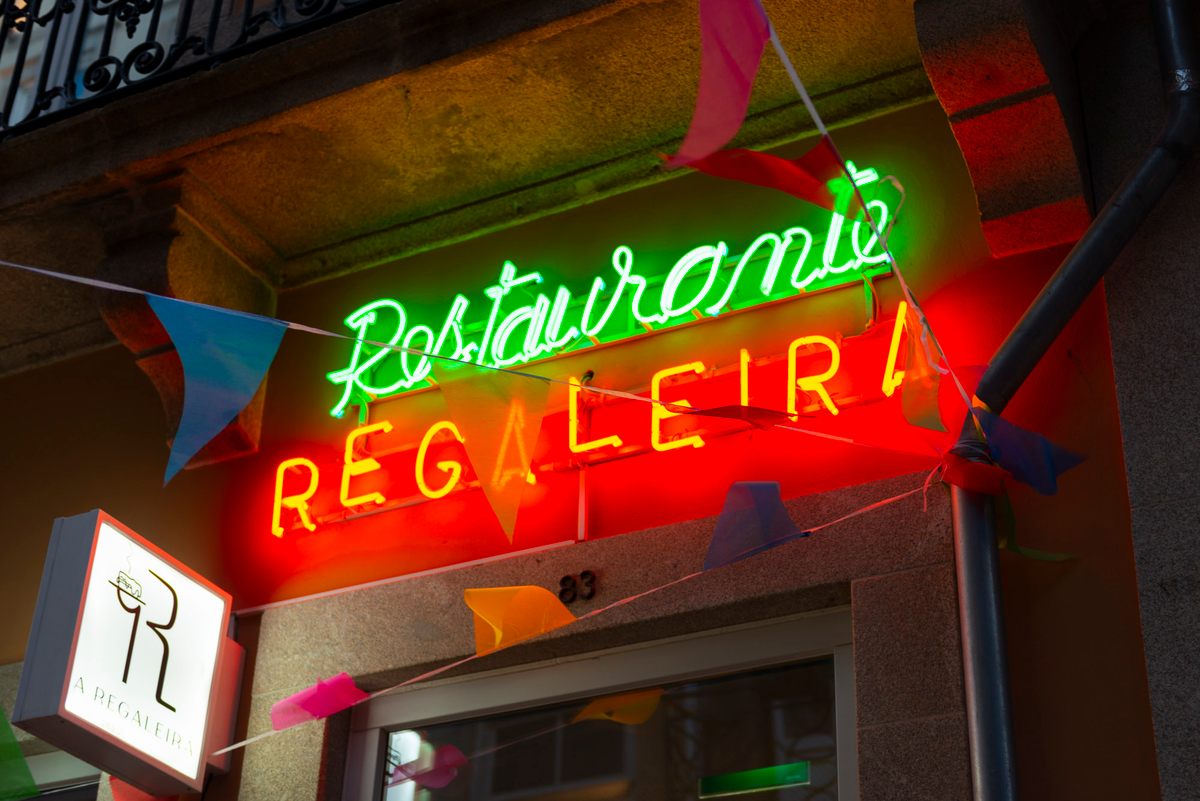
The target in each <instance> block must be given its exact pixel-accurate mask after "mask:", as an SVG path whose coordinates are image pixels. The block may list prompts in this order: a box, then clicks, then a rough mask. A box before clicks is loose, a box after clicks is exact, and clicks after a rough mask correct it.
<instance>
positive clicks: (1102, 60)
mask: <svg viewBox="0 0 1200 801" xmlns="http://www.w3.org/2000/svg"><path fill="white" fill-rule="evenodd" d="M1085 44H1086V47H1085V48H1084V49H1083V50H1082V51H1081V57H1080V65H1081V70H1080V73H1081V75H1084V76H1087V82H1088V83H1087V87H1086V89H1087V91H1086V94H1085V103H1086V104H1087V105H1086V109H1087V111H1088V125H1089V130H1088V137H1089V141H1090V142H1091V143H1092V148H1091V160H1092V169H1093V173H1094V178H1095V181H1096V194H1097V198H1098V199H1099V200H1100V201H1103V200H1104V199H1105V198H1107V197H1108V196H1109V195H1110V194H1111V193H1112V191H1113V190H1114V189H1115V188H1116V186H1117V185H1118V184H1119V182H1120V181H1121V180H1122V178H1123V177H1124V175H1125V174H1126V173H1127V172H1128V171H1129V170H1131V169H1132V168H1133V167H1134V166H1136V164H1137V162H1138V160H1139V159H1140V157H1141V154H1142V153H1143V152H1144V151H1145V149H1146V148H1148V147H1149V146H1150V144H1151V142H1152V141H1153V139H1154V137H1155V135H1156V133H1157V129H1158V127H1159V125H1161V123H1162V121H1163V119H1164V99H1163V93H1162V90H1161V87H1160V84H1159V76H1158V74H1157V71H1156V70H1155V69H1154V64H1155V49H1154V42H1153V37H1152V35H1151V31H1150V26H1149V24H1148V22H1147V21H1146V20H1145V19H1144V18H1139V17H1137V16H1124V17H1117V18H1113V19H1111V20H1108V21H1107V22H1106V24H1104V25H1098V26H1097V27H1096V29H1095V30H1094V31H1093V33H1092V34H1091V35H1090V36H1089V37H1088V39H1087V40H1086V42H1085ZM1198 203H1200V163H1198V162H1197V160H1196V159H1195V158H1193V160H1192V162H1191V165H1190V166H1189V167H1188V168H1187V169H1186V170H1185V172H1184V173H1183V174H1182V175H1181V176H1180V177H1179V179H1178V181H1177V183H1176V184H1175V186H1174V187H1173V188H1172V189H1171V190H1170V192H1168V194H1167V196H1166V197H1165V198H1164V199H1163V201H1162V202H1161V203H1160V204H1159V206H1158V207H1157V208H1156V209H1155V210H1154V212H1153V213H1152V214H1151V215H1150V217H1149V218H1148V219H1147V220H1146V222H1145V224H1144V225H1143V226H1142V228H1141V230H1140V231H1139V233H1138V234H1137V236H1136V237H1135V238H1134V240H1133V242H1131V243H1130V245H1129V246H1128V247H1127V248H1126V249H1125V252H1124V253H1123V254H1122V256H1121V257H1120V259H1118V261H1117V263H1116V264H1115V265H1114V266H1113V268H1112V269H1111V270H1110V272H1109V275H1108V277H1107V278H1106V281H1105V286H1106V291H1107V296H1108V316H1109V324H1110V326H1111V329H1112V352H1113V366H1114V368H1115V371H1116V382H1117V398H1118V401H1119V404H1120V412H1121V430H1122V437H1123V440H1124V446H1125V465H1126V474H1127V478H1128V484H1129V500H1130V511H1131V516H1132V520H1133V540H1134V550H1135V555H1136V559H1137V578H1138V589H1139V596H1140V603H1141V617H1142V631H1143V637H1144V641H1145V652H1146V670H1147V674H1148V678H1149V685H1150V696H1151V706H1152V709H1153V715H1154V734H1155V739H1156V744H1157V749H1158V769H1159V779H1160V781H1161V784H1162V798H1163V799H1164V801H1183V800H1184V799H1194V798H1196V793H1197V789H1196V788H1197V787H1200V738H1197V736H1196V735H1197V730H1198V725H1200V724H1198V721H1200V558H1197V544H1196V534H1197V528H1198V525H1197V521H1198V520H1200V490H1198V489H1197V487H1196V483H1195V471H1196V464H1197V463H1200V436H1197V433H1196V431H1197V428H1196V422H1195V421H1196V420H1197V419H1198V418H1200V371H1198V370H1197V369H1196V363H1195V358H1194V352H1195V349H1196V343H1197V342H1198V341H1200V324H1198V323H1197V317H1196V310H1197V308H1200V284H1198V283H1197V275H1198V274H1200V273H1198V270H1197V268H1200V256H1198V255H1197V251H1196V248H1195V247H1194V246H1193V245H1192V244H1191V242H1190V240H1191V238H1192V235H1193V234H1192V232H1193V231H1194V230H1195V208H1196V205H1197V204H1198Z"/></svg>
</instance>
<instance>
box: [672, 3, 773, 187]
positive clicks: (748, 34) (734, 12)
mask: <svg viewBox="0 0 1200 801" xmlns="http://www.w3.org/2000/svg"><path fill="white" fill-rule="evenodd" d="M770 37H771V23H770V22H769V21H768V20H767V13H766V12H765V11H763V7H762V5H761V4H760V3H759V1H758V0H700V87H699V90H698V92H697V97H696V110H695V111H694V112H693V115H692V124H691V126H690V127H689V128H688V132H687V136H686V137H684V140H683V144H682V145H681V146H680V148H679V152H678V153H676V154H675V155H674V156H673V157H672V158H671V159H670V160H669V161H668V162H667V166H670V167H678V166H681V165H684V164H688V163H689V162H692V161H695V160H696V159H702V158H704V157H705V156H708V155H709V154H711V153H713V152H714V151H716V150H719V149H720V148H722V147H724V146H725V143H726V142H728V141H729V140H730V139H732V138H733V137H734V135H735V134H736V133H737V132H738V129H739V128H741V127H742V120H743V119H745V117H746V109H747V108H748V107H749V105H750V88H751V86H752V85H753V84H754V76H755V75H757V74H758V63H759V61H761V60H762V53H763V47H765V46H766V44H767V40H768V39H769V38H770Z"/></svg>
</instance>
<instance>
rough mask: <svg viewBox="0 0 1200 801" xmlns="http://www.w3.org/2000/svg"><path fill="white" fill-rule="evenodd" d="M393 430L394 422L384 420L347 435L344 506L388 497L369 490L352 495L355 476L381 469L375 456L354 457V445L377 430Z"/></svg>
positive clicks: (383, 499) (379, 501) (382, 500)
mask: <svg viewBox="0 0 1200 801" xmlns="http://www.w3.org/2000/svg"><path fill="white" fill-rule="evenodd" d="M391 430H392V424H391V423H389V422H388V421H386V420H384V421H383V422H382V423H372V424H371V425H369V426H362V427H360V428H356V429H354V430H353V431H351V432H350V433H349V434H348V435H346V466H345V468H343V470H342V493H341V500H342V506H345V507H346V508H347V509H349V508H350V507H352V506H358V505H360V504H364V503H383V502H384V501H386V500H387V498H385V497H383V493H381V492H368V493H366V494H365V495H355V496H354V497H350V479H352V478H354V477H355V476H361V475H363V474H364V473H371V472H373V471H375V470H378V469H379V462H378V461H376V460H375V459H374V458H372V457H370V456H367V457H364V458H362V459H355V458H354V445H355V443H357V442H358V440H359V439H361V438H365V437H367V436H369V435H371V434H374V433H375V432H377V431H380V432H383V433H384V434H386V433H387V432H389V431H391Z"/></svg>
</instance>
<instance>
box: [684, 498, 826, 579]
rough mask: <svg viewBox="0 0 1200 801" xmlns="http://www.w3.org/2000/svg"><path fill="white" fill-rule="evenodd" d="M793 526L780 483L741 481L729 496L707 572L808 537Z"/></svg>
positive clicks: (711, 546)
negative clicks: (784, 502)
mask: <svg viewBox="0 0 1200 801" xmlns="http://www.w3.org/2000/svg"><path fill="white" fill-rule="evenodd" d="M808 535H809V532H807V531H801V530H800V529H798V528H796V526H795V525H794V524H793V523H792V519H791V518H790V517H789V516H788V513H787V509H785V508H784V507H783V499H782V497H781V496H780V494H779V482H777V481H739V482H737V483H735V484H734V485H733V486H731V487H730V488H729V492H728V493H727V494H726V495H725V506H724V508H722V509H721V515H720V517H718V518H717V526H716V528H715V529H714V530H713V535H712V540H711V541H710V542H709V544H708V553H707V554H706V555H705V557H704V569H705V570H712V569H713V568H715V567H723V566H725V565H730V564H733V563H734V562H739V561H741V560H742V559H746V558H748V557H751V556H754V555H755V554H759V553H762V552H763V551H767V550H770V549H771V548H774V547H775V546H777V545H782V544H784V543H785V542H791V541H792V540H797V539H800V538H801V537H807V536H808Z"/></svg>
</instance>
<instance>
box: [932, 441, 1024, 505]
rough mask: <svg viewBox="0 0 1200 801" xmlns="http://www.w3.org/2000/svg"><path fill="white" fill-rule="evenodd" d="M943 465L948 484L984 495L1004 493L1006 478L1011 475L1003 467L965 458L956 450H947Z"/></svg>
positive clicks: (943, 478) (943, 473)
mask: <svg viewBox="0 0 1200 801" xmlns="http://www.w3.org/2000/svg"><path fill="white" fill-rule="evenodd" d="M942 466H943V469H942V480H943V481H945V482H946V483H947V484H953V485H954V486H956V487H962V488H963V489H965V490H970V491H971V492H978V493H982V494H984V495H1000V494H1001V493H1003V492H1004V479H1006V478H1008V477H1009V473H1008V471H1007V470H1005V469H1004V468H1003V467H1000V466H998V465H994V464H988V463H987V462H976V461H972V460H970V459H964V458H963V457H962V456H959V455H958V454H957V453H955V452H954V451H947V452H946V454H945V456H943V457H942Z"/></svg>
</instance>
